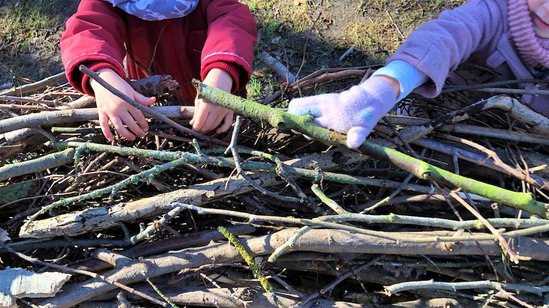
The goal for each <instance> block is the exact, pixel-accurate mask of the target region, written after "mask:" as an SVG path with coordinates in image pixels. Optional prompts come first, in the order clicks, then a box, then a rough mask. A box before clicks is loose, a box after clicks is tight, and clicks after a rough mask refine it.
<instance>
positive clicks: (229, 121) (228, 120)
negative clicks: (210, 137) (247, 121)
mask: <svg viewBox="0 0 549 308" xmlns="http://www.w3.org/2000/svg"><path fill="white" fill-rule="evenodd" d="M233 119H234V112H233V111H232V110H231V111H229V112H228V113H227V114H226V115H225V117H224V118H223V122H222V125H221V126H220V127H219V128H218V129H217V133H224V132H226V131H228V130H229V128H231V126H232V125H233Z"/></svg>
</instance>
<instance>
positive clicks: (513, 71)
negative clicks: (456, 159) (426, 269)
mask: <svg viewBox="0 0 549 308" xmlns="http://www.w3.org/2000/svg"><path fill="white" fill-rule="evenodd" d="M548 47H549V1H545V0H470V1H468V2H466V3H465V4H463V5H461V6H459V7H457V8H455V9H453V10H447V11H444V12H443V13H441V15H440V16H439V17H438V18H436V19H434V20H431V21H429V22H427V23H425V24H424V25H422V26H421V27H420V28H418V29H417V30H416V31H414V32H413V33H412V34H410V36H409V37H408V39H407V40H406V42H404V43H403V45H402V46H401V47H400V48H399V49H398V51H397V52H396V53H395V54H394V55H392V56H391V57H389V59H388V61H387V63H386V65H385V66H384V67H382V68H381V69H379V70H377V71H376V72H375V73H374V74H373V75H372V76H371V77H370V78H369V79H368V80H366V81H365V82H363V83H361V84H359V85H356V86H353V87H352V88H351V89H349V90H347V91H344V92H341V93H338V94H335V93H333V94H321V95H316V96H310V97H303V98H297V99H294V100H292V101H291V102H290V105H289V108H288V109H289V112H291V113H294V114H300V115H305V114H311V115H312V116H313V117H314V121H315V123H317V124H319V125H321V126H323V127H327V128H331V129H334V130H336V131H338V132H341V133H346V134H347V146H348V147H350V148H357V147H359V146H360V145H361V144H362V143H363V142H364V141H365V140H366V137H367V136H368V134H370V132H371V131H372V129H373V128H374V126H375V125H376V123H377V122H378V121H379V120H380V119H381V117H383V116H384V115H385V114H386V113H387V112H389V111H390V110H391V109H392V108H393V107H394V106H395V105H396V104H397V103H398V102H399V101H400V100H401V99H403V98H404V97H406V96H407V95H408V94H410V93H411V92H412V91H415V92H416V93H419V94H421V95H423V96H425V97H435V96H437V95H438V94H440V92H441V90H442V87H443V85H444V81H445V80H446V78H447V77H448V75H449V74H450V73H451V72H452V71H454V70H455V69H456V68H457V67H458V66H459V65H460V64H461V63H464V62H466V61H467V62H472V63H474V64H476V65H480V66H484V67H487V68H489V69H490V70H492V71H494V72H496V73H499V74H500V75H501V77H502V78H503V79H513V78H516V79H547V78H548V77H549V72H548V70H547V69H548V68H549V50H548ZM528 87H532V88H533V87H535V85H529V86H528ZM521 101H522V102H523V103H525V104H527V105H528V106H530V107H531V108H532V109H533V110H535V111H537V112H539V113H541V114H543V115H545V116H549V97H548V96H546V95H538V96H532V95H524V96H523V97H521Z"/></svg>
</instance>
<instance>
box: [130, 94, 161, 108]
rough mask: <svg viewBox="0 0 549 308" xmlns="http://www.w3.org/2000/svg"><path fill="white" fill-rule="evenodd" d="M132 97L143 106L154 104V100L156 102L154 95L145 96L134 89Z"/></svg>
mask: <svg viewBox="0 0 549 308" xmlns="http://www.w3.org/2000/svg"><path fill="white" fill-rule="evenodd" d="M133 99H135V101H136V102H138V103H140V104H141V105H145V106H150V105H152V104H154V102H156V97H154V96H151V97H147V96H144V95H143V94H141V93H139V92H137V91H135V93H134V95H133Z"/></svg>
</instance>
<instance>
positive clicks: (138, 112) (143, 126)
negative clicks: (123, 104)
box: [129, 108, 149, 133]
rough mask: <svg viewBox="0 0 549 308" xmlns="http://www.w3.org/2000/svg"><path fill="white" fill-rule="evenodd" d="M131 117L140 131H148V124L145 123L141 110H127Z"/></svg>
mask: <svg viewBox="0 0 549 308" xmlns="http://www.w3.org/2000/svg"><path fill="white" fill-rule="evenodd" d="M129 112H130V114H131V116H132V117H133V118H134V119H135V122H137V125H139V126H140V127H141V129H142V130H143V131H144V132H145V133H147V132H148V131H149V123H148V122H147V119H146V118H145V116H144V115H143V112H141V110H138V109H136V108H132V109H130V110H129Z"/></svg>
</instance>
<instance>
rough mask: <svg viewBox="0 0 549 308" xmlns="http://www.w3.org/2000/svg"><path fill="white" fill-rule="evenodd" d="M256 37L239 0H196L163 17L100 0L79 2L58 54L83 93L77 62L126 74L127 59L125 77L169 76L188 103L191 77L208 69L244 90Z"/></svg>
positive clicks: (84, 83)
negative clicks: (188, 9)
mask: <svg viewBox="0 0 549 308" xmlns="http://www.w3.org/2000/svg"><path fill="white" fill-rule="evenodd" d="M256 35H257V34H256V23H255V19H254V17H253V15H252V14H251V13H250V11H249V10H248V7H247V6H246V5H244V4H241V3H239V2H238V0H201V1H200V4H199V5H198V6H197V8H196V9H195V10H194V11H193V12H192V13H191V14H189V15H188V16H185V17H181V18H176V19H169V20H162V21H146V20H142V19H139V18H137V17H135V16H133V15H129V14H127V13H125V12H123V11H122V10H120V9H118V8H114V7H113V6H112V5H111V4H110V3H108V2H106V1H103V0H82V1H81V2H80V5H79V7H78V10H77V12H76V13H75V14H74V15H73V16H72V17H71V18H69V20H68V21H67V29H66V30H65V32H64V33H63V36H62V38H61V57H62V60H63V65H64V66H65V71H66V75H67V79H68V80H69V82H70V83H71V85H72V86H73V87H74V88H75V89H77V90H79V91H81V92H84V93H86V94H89V95H93V91H92V90H91V88H90V87H89V83H88V81H89V77H88V76H86V75H84V76H83V75H82V73H80V71H79V70H78V66H79V65H80V64H84V65H86V66H88V67H90V68H91V69H92V70H94V71H96V70H98V69H100V68H104V67H110V68H112V69H113V70H114V71H115V72H118V74H120V76H126V74H125V73H124V65H123V64H122V61H123V59H124V57H126V61H127V62H126V65H127V72H128V74H127V77H129V78H130V79H139V78H143V77H146V76H148V75H152V74H169V75H171V76H172V77H173V78H174V79H175V80H177V81H178V82H179V84H180V85H181V90H180V91H179V92H178V93H176V95H177V97H178V98H179V99H182V100H183V101H184V102H185V103H186V104H189V105H192V104H193V103H194V99H195V96H196V91H195V89H194V88H193V86H192V85H191V80H192V79H193V78H199V79H201V80H202V79H204V78H205V77H206V75H207V74H208V72H209V71H210V70H211V69H212V68H220V69H223V70H224V71H226V72H227V73H229V74H230V75H231V77H232V78H233V89H232V92H233V93H235V94H243V93H245V86H246V83H247V82H248V81H249V80H250V77H251V72H252V64H253V48H254V44H255V41H256Z"/></svg>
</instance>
